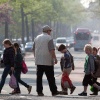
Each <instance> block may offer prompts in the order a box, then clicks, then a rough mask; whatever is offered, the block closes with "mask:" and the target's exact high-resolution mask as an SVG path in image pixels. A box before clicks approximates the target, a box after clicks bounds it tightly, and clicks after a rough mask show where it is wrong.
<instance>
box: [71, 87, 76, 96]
mask: <svg viewBox="0 0 100 100" xmlns="http://www.w3.org/2000/svg"><path fill="white" fill-rule="evenodd" d="M75 88H76V87H75V86H73V87H71V90H70V94H72V93H73V92H74V90H75Z"/></svg>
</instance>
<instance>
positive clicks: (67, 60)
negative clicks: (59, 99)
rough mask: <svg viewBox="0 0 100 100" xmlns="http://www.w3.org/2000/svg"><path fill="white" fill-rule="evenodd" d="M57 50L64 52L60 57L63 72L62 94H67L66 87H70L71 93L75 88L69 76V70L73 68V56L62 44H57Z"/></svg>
mask: <svg viewBox="0 0 100 100" xmlns="http://www.w3.org/2000/svg"><path fill="white" fill-rule="evenodd" d="M58 51H60V52H61V53H63V54H64V57H61V62H60V64H61V70H62V72H63V73H62V78H61V88H62V94H63V95H68V88H70V94H72V93H73V92H74V90H75V88H76V87H75V86H74V85H73V83H72V81H71V80H70V78H69V75H70V73H71V71H72V70H74V62H73V56H72V55H71V53H70V52H69V51H68V50H67V48H66V46H65V45H63V44H61V45H60V46H59V48H58Z"/></svg>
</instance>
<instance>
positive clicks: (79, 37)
mask: <svg viewBox="0 0 100 100" xmlns="http://www.w3.org/2000/svg"><path fill="white" fill-rule="evenodd" d="M89 35H90V34H87V33H84V32H82V33H78V34H76V35H75V36H76V39H77V40H88V39H89Z"/></svg>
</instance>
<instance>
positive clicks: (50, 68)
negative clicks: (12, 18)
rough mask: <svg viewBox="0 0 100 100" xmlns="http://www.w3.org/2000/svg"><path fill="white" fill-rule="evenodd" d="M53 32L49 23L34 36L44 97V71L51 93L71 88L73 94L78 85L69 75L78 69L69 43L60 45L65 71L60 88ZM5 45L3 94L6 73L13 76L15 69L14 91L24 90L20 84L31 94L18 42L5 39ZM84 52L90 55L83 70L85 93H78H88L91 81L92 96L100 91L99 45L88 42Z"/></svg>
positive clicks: (38, 86) (39, 86) (0, 85)
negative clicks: (24, 77)
mask: <svg viewBox="0 0 100 100" xmlns="http://www.w3.org/2000/svg"><path fill="white" fill-rule="evenodd" d="M51 31H52V29H51V28H50V27H49V26H48V25H45V26H44V27H43V32H42V34H40V35H38V36H37V37H36V38H35V39H34V44H33V53H34V57H35V65H36V91H37V94H38V96H44V93H43V84H42V77H43V74H44V73H45V75H46V77H47V80H48V84H49V88H50V91H51V94H52V96H55V95H58V94H61V95H68V88H69V89H70V94H72V93H73V92H74V90H75V89H76V87H75V86H74V84H73V82H72V81H71V79H70V78H69V75H70V73H71V71H72V70H74V69H75V66H74V59H73V56H72V54H71V53H70V52H69V50H67V48H66V46H65V45H63V44H61V45H60V46H59V48H58V51H59V52H61V53H63V57H61V61H60V65H61V70H62V77H61V88H62V91H58V89H57V86H56V81H55V77H54V65H55V64H57V63H58V61H57V57H56V54H55V46H54V43H53V39H52V37H51ZM3 45H4V47H5V50H4V54H3V62H4V65H5V68H4V71H3V74H2V77H1V82H0V93H1V90H2V88H3V86H4V83H5V80H6V77H7V75H8V74H10V75H11V73H13V72H14V75H15V78H16V80H17V88H15V89H14V90H13V91H12V93H11V94H16V93H21V91H20V87H19V84H18V83H21V84H22V85H24V86H25V87H26V88H27V90H28V93H30V92H31V89H32V86H30V85H28V84H26V83H25V82H24V81H22V80H21V69H22V61H23V57H22V55H21V50H20V47H19V44H18V43H14V44H12V43H11V41H10V40H8V39H5V40H4V41H3ZM84 51H85V53H86V54H87V56H86V58H85V64H84V73H85V75H84V79H83V86H84V90H83V92H82V93H80V94H78V95H79V96H87V87H88V84H89V85H90V86H92V88H93V90H94V91H93V94H91V95H98V91H100V83H98V82H97V77H96V76H98V75H97V74H98V73H99V72H98V70H100V68H99V65H100V57H99V56H98V55H97V54H98V50H97V48H96V47H93V48H92V46H91V45H90V44H86V45H85V47H84ZM97 72H98V73H97Z"/></svg>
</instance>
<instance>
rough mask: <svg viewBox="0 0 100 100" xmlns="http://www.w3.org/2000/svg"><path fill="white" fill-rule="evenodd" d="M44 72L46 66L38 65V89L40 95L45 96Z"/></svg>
mask: <svg viewBox="0 0 100 100" xmlns="http://www.w3.org/2000/svg"><path fill="white" fill-rule="evenodd" d="M43 73H44V66H43V65H37V73H36V75H37V79H36V91H37V93H38V95H39V96H43V85H42V77H43Z"/></svg>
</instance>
